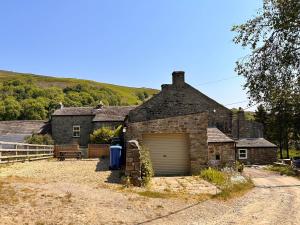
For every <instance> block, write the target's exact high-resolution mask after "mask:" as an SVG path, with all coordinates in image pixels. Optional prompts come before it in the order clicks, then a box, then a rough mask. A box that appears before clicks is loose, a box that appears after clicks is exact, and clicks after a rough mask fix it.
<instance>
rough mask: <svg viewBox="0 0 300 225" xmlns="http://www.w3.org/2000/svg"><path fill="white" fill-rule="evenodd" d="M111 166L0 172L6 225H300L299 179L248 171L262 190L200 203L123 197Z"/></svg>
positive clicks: (39, 166) (48, 164) (0, 208)
mask: <svg viewBox="0 0 300 225" xmlns="http://www.w3.org/2000/svg"><path fill="white" fill-rule="evenodd" d="M106 166H107V164H105V163H99V162H98V161H65V162H58V161H40V162H30V163H19V164H14V165H12V166H9V167H4V168H0V182H2V185H0V215H1V220H0V224H1V225H2V224H34V225H43V224H44V225H46V224H53V225H54V224H70V225H71V224H73V225H75V224H76V225H77V224H78V225H79V224H80V225H82V224H92V225H94V224H95V225H96V224H201V225H202V224H300V213H299V208H300V181H299V180H297V179H295V178H291V177H284V176H280V175H276V174H274V173H271V172H267V171H263V170H260V169H252V168H246V171H245V173H247V174H248V175H250V176H252V177H253V180H254V183H255V184H256V185H257V187H256V188H254V189H253V190H252V191H251V192H249V193H248V194H246V195H245V196H243V197H241V198H237V199H234V200H230V201H227V202H222V201H220V200H208V201H205V202H195V201H186V200H180V199H173V198H170V199H161V198H147V197H142V196H140V195H138V194H135V193H130V192H126V191H123V190H121V188H120V185H118V184H117V183H116V182H118V179H119V178H118V177H119V174H118V172H117V171H116V172H113V173H111V172H110V171H108V170H107V168H106ZM1 193H2V194H3V193H7V194H6V195H1Z"/></svg>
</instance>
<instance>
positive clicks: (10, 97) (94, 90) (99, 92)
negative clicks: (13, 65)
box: [0, 70, 158, 120]
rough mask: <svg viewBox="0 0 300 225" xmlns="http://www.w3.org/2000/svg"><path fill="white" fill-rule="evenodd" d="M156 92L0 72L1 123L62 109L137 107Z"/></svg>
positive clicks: (75, 80) (73, 79) (98, 83)
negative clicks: (62, 107) (60, 105)
mask: <svg viewBox="0 0 300 225" xmlns="http://www.w3.org/2000/svg"><path fill="white" fill-rule="evenodd" d="M157 92H158V90H155V89H149V88H134V87H125V86H119V85H114V84H106V83H100V82H95V81H91V80H82V79H75V78H58V77H50V76H42V75H35V74H25V73H16V72H10V71H3V70H0V99H1V101H0V120H12V119H46V118H47V117H49V115H50V114H51V112H53V110H54V109H55V108H57V107H58V105H59V103H60V102H62V103H63V104H64V105H65V106H78V107H80V106H94V105H96V104H98V103H99V102H100V101H102V102H103V103H104V104H105V105H137V104H140V103H142V102H143V101H144V100H145V99H147V98H150V97H151V96H152V95H153V94H155V93H157Z"/></svg>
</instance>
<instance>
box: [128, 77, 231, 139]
mask: <svg viewBox="0 0 300 225" xmlns="http://www.w3.org/2000/svg"><path fill="white" fill-rule="evenodd" d="M200 112H207V113H208V124H209V126H216V127H217V128H219V129H220V130H221V131H222V132H223V133H226V134H229V133H231V124H232V122H231V120H232V113H231V110H229V109H227V108H226V107H224V106H223V105H221V104H219V103H217V102H216V101H214V100H213V99H211V98H209V97H207V96H206V95H204V94H203V93H201V92H200V91H198V90H197V89H195V88H193V87H192V86H190V85H189V84H187V83H185V82H184V73H183V72H174V73H173V84H164V85H162V90H161V92H159V93H158V94H157V95H155V96H153V97H152V98H151V99H149V100H148V101H146V102H145V103H144V104H142V105H140V106H138V107H137V108H135V109H133V110H131V111H130V112H129V121H130V122H142V121H147V120H154V119H163V118H168V117H172V116H181V115H188V114H192V113H200Z"/></svg>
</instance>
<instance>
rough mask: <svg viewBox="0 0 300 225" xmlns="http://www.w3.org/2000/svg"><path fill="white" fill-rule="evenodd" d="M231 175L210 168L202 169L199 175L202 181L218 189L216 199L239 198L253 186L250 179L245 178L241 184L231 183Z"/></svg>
mask: <svg viewBox="0 0 300 225" xmlns="http://www.w3.org/2000/svg"><path fill="white" fill-rule="evenodd" d="M233 175H234V173H226V172H222V171H218V170H216V169H212V168H208V169H204V170H202V171H201V173H200V176H201V177H202V178H203V179H204V180H207V181H209V182H211V183H213V184H215V185H216V186H217V187H218V188H219V189H220V192H219V193H218V194H217V195H216V197H219V198H221V199H228V198H232V197H235V196H239V195H241V194H243V193H245V192H247V191H248V190H250V189H251V188H252V187H253V186H254V185H253V182H252V180H251V179H250V178H245V181H243V182H232V180H231V177H232V176H233Z"/></svg>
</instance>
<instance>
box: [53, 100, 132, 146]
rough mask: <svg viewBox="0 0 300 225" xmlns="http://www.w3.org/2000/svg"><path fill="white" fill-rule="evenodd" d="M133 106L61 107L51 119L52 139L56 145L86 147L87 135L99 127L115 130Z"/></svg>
mask: <svg viewBox="0 0 300 225" xmlns="http://www.w3.org/2000/svg"><path fill="white" fill-rule="evenodd" d="M133 108H134V106H103V105H99V106H97V107H95V108H93V107H61V108H60V109H57V110H56V111H55V112H54V113H53V115H52V117H51V126H52V137H53V139H54V141H55V144H57V145H67V144H78V145H79V146H82V147H86V146H87V145H88V143H89V135H90V134H91V133H92V132H93V131H94V130H95V129H98V128H100V127H110V128H116V127H118V126H119V125H121V124H123V123H124V119H125V116H126V115H127V114H128V112H129V111H130V110H131V109H133Z"/></svg>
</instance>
